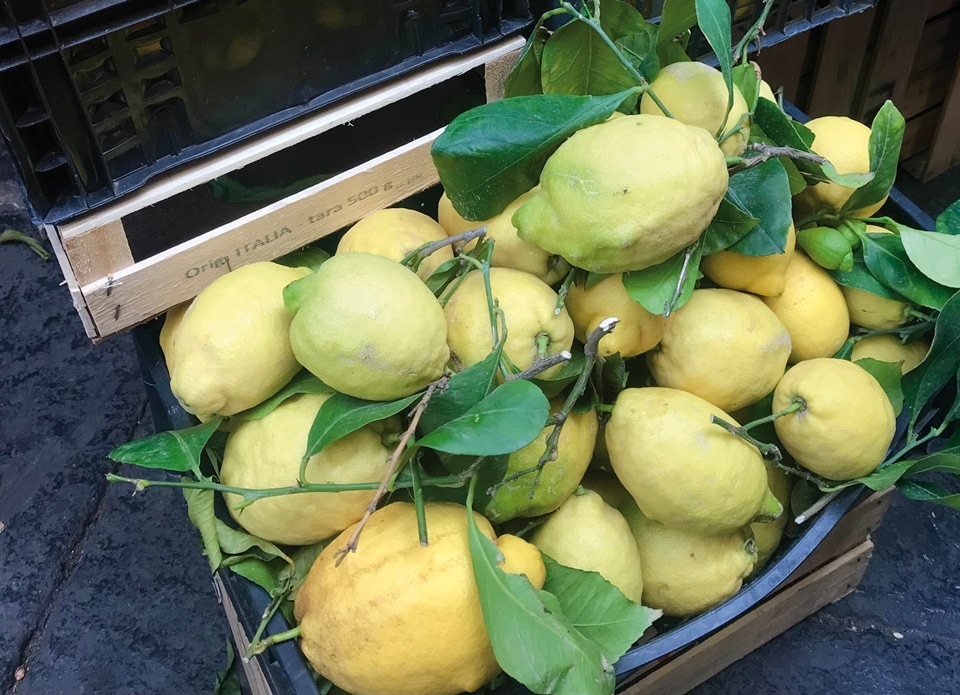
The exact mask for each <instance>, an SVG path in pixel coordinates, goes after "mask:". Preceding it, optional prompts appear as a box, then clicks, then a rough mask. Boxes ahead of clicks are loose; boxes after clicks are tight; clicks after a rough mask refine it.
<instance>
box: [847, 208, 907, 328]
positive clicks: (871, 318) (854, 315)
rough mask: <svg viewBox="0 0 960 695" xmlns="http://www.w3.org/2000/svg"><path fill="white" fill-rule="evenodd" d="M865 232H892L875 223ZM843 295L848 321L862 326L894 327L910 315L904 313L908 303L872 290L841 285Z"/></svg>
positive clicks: (903, 322)
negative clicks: (879, 295) (877, 293)
mask: <svg viewBox="0 0 960 695" xmlns="http://www.w3.org/2000/svg"><path fill="white" fill-rule="evenodd" d="M867 232H869V233H871V234H893V232H891V231H890V230H889V229H885V228H883V227H879V226H877V225H875V224H868V225H867ZM841 289H842V290H843V297H844V299H845V300H846V302H847V310H848V311H849V312H850V323H852V324H853V325H855V326H861V327H862V328H873V329H885V328H896V327H897V326H902V325H903V324H905V323H906V322H907V320H908V319H909V318H910V316H909V315H908V314H907V313H906V310H907V307H909V306H910V305H909V304H907V303H906V302H901V301H898V300H896V299H887V298H886V297H878V296H877V295H875V294H873V293H872V292H867V291H866V290H861V289H859V288H856V287H846V286H844V287H842V288H841Z"/></svg>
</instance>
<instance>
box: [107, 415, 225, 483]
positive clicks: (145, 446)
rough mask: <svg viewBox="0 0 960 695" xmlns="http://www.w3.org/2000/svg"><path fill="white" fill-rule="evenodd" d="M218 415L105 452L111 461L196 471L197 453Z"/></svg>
mask: <svg viewBox="0 0 960 695" xmlns="http://www.w3.org/2000/svg"><path fill="white" fill-rule="evenodd" d="M222 421H223V418H222V417H215V418H213V419H212V420H210V421H208V422H205V423H203V424H202V425H195V426H193V427H187V428H186V429H182V430H169V431H167V432H159V433H157V434H155V435H153V436H151V437H145V438H144V439H137V440H135V441H132V442H127V443H126V444H121V445H120V446H118V447H117V448H116V449H114V450H113V451H111V452H110V453H109V454H108V456H109V457H110V459H111V460H112V461H117V462H119V463H130V464H133V465H134V466H140V467H142V468H161V469H163V470H167V471H174V472H176V473H186V472H187V471H194V472H195V473H197V475H198V477H199V475H200V472H199V471H200V453H201V452H202V451H203V447H205V446H206V445H207V441H209V439H210V437H211V436H213V433H214V432H216V431H217V427H219V426H220V423H221V422H222Z"/></svg>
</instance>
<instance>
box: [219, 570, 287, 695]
mask: <svg viewBox="0 0 960 695" xmlns="http://www.w3.org/2000/svg"><path fill="white" fill-rule="evenodd" d="M213 588H214V589H215V590H216V592H217V599H219V601H220V605H221V606H222V607H223V612H224V614H225V615H226V616H227V623H228V624H229V625H230V634H232V635H233V643H234V644H235V645H236V652H237V658H239V659H240V660H241V661H240V663H241V665H242V666H243V673H244V675H245V676H246V677H247V682H248V683H249V685H250V692H251V693H252V695H277V694H275V693H274V692H273V690H272V689H271V688H270V684H269V683H268V682H267V678H266V676H264V675H263V668H262V667H261V666H260V660H259V659H247V658H245V656H244V655H245V654H246V653H247V649H249V648H250V640H249V639H248V638H247V634H246V632H244V629H243V625H241V624H240V618H239V616H238V615H237V609H236V608H234V606H233V601H231V600H230V594H229V593H228V592H227V588H226V587H225V586H224V585H223V580H222V579H220V577H219V576H217V575H216V574H215V575H213Z"/></svg>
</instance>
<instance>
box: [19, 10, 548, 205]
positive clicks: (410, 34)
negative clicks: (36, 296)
mask: <svg viewBox="0 0 960 695" xmlns="http://www.w3.org/2000/svg"><path fill="white" fill-rule="evenodd" d="M529 23H530V13H529V10H528V7H527V3H526V2H525V1H522V0H507V2H503V1H502V0H354V1H353V2H342V1H341V0H0V131H2V133H3V135H4V136H5V138H6V140H7V142H8V144H9V146H10V149H11V151H12V153H13V156H14V159H15V161H16V162H17V165H18V168H19V170H20V175H21V177H22V179H23V182H24V186H25V188H26V192H27V198H28V200H29V202H30V206H31V208H32V211H31V212H32V213H33V216H34V218H35V221H37V222H39V221H41V220H42V221H44V222H47V223H56V222H62V221H63V220H66V219H69V218H72V217H75V216H76V215H78V214H80V213H82V212H84V211H86V210H89V209H91V208H94V207H96V206H98V205H101V204H103V203H105V202H108V201H110V200H113V199H115V198H117V197H119V196H122V195H124V194H126V193H128V192H130V191H133V190H135V189H137V188H139V187H140V186H142V185H143V184H144V183H146V182H147V181H148V180H149V179H150V178H151V177H153V176H155V175H156V174H158V173H160V172H163V171H165V170H168V169H170V168H171V167H173V166H176V165H179V164H182V163H184V162H187V161H190V160H193V159H195V158H197V157H200V156H202V155H205V154H208V153H210V152H213V151H215V150H218V149H220V148H222V147H224V146H227V145H230V144H233V143H236V142H238V141H240V140H242V139H244V138H246V137H248V136H250V135H253V134H255V133H259V132H262V131H264V130H265V129H267V128H270V127H271V126H274V125H277V124H279V123H282V122H284V121H288V120H290V119H292V118H294V117H297V116H300V115H302V114H305V113H308V112H310V111H312V110H314V109H317V108H319V107H322V106H325V105H329V104H331V103H333V102H335V101H337V100H339V99H341V98H343V97H345V96H347V95H349V94H352V93H355V92H357V91H358V90H360V89H363V88H366V87H370V86H372V85H375V84H377V83H379V82H382V81H384V80H386V79H389V78H391V77H395V76H397V75H401V74H403V73H405V72H407V71H409V70H412V69H414V68H417V67H420V66H422V65H425V64H427V63H430V62H432V61H435V60H437V59H439V58H442V57H444V56H448V55H456V54H460V53H463V52H465V51H468V50H469V49H471V48H474V47H477V46H479V45H481V44H483V43H486V42H490V41H494V40H497V39H500V38H502V37H504V36H508V35H511V34H516V33H517V32H519V31H520V30H522V29H523V28H524V27H526V26H527V25H528V24H529Z"/></svg>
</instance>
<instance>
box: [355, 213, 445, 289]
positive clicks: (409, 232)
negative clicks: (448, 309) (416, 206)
mask: <svg viewBox="0 0 960 695" xmlns="http://www.w3.org/2000/svg"><path fill="white" fill-rule="evenodd" d="M446 238H447V233H446V231H444V229H443V227H441V226H440V225H439V224H437V222H436V221H435V220H433V219H431V218H430V217H428V216H427V215H424V214H423V213H422V212H417V211H416V210H407V209H405V208H387V209H386V210H378V211H376V212H372V213H370V214H369V215H367V216H366V217H364V218H363V219H362V220H360V221H359V222H357V223H356V224H355V225H353V226H352V227H351V228H350V229H348V230H347V232H346V233H345V234H344V235H343V236H342V237H341V238H340V243H339V244H337V254H344V253H353V252H358V251H359V252H363V253H373V254H376V255H378V256H383V257H385V258H389V259H390V260H392V261H397V262H398V263H399V262H400V261H402V260H403V259H404V258H406V257H407V255H408V254H409V253H410V252H411V251H415V250H416V249H418V248H420V247H421V246H423V245H424V244H429V243H430V242H433V241H443V240H444V239H446ZM451 258H453V251H451V250H450V247H449V246H444V247H443V248H441V249H439V250H438V251H434V252H433V253H431V254H430V255H429V256H427V257H426V258H425V259H423V262H422V263H421V264H420V268H419V269H418V270H417V275H419V276H420V278H421V279H423V280H426V279H427V278H428V277H430V275H431V274H432V273H433V271H435V270H436V269H437V267H438V266H439V265H440V264H441V263H443V262H444V261H448V260H450V259H451Z"/></svg>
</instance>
